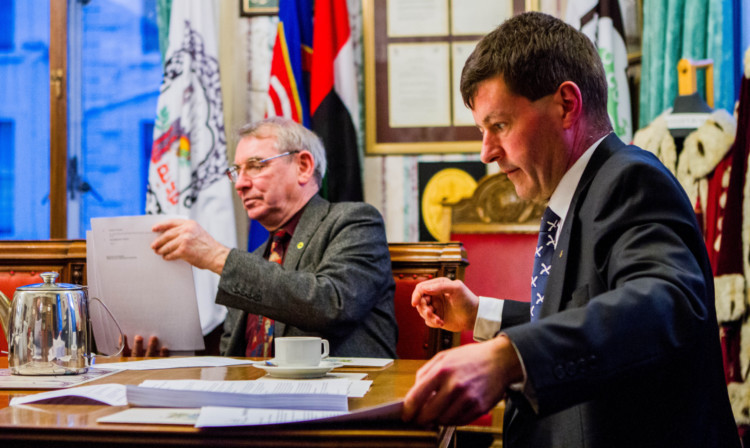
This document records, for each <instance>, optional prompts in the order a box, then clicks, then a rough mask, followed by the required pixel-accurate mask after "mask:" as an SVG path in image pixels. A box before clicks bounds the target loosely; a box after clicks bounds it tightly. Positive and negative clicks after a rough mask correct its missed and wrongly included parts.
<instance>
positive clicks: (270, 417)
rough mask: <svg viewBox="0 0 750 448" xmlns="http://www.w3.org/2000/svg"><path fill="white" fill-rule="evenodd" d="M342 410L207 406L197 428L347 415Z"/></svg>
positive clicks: (276, 422)
mask: <svg viewBox="0 0 750 448" xmlns="http://www.w3.org/2000/svg"><path fill="white" fill-rule="evenodd" d="M345 414H346V412H342V411H299V410H295V409H251V408H225V407H218V406H206V407H203V408H201V411H200V415H199V416H198V421H197V422H196V423H195V427H196V428H210V427H221V426H251V425H277V424H280V423H293V422H306V421H310V420H319V419H323V418H329V417H336V416H340V415H345Z"/></svg>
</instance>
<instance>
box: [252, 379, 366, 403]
mask: <svg viewBox="0 0 750 448" xmlns="http://www.w3.org/2000/svg"><path fill="white" fill-rule="evenodd" d="M366 376H367V374H366V373H329V374H328V375H326V376H323V377H320V378H310V379H304V380H291V379H276V378H274V377H272V376H268V375H267V376H264V377H261V378H258V380H257V381H348V382H349V390H348V392H347V393H346V396H347V397H349V398H362V397H364V396H365V395H367V392H369V390H370V387H371V386H372V381H370V380H364V379H363V378H364V377H366Z"/></svg>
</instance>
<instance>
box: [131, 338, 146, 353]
mask: <svg viewBox="0 0 750 448" xmlns="http://www.w3.org/2000/svg"><path fill="white" fill-rule="evenodd" d="M143 353H144V349H143V336H141V335H139V334H137V335H135V337H134V338H133V356H135V357H136V358H140V357H142V356H143Z"/></svg>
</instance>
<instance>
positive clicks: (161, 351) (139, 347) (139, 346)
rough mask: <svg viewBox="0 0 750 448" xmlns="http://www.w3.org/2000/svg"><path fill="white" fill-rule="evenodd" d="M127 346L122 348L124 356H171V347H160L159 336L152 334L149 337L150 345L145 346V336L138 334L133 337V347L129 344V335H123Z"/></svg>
mask: <svg viewBox="0 0 750 448" xmlns="http://www.w3.org/2000/svg"><path fill="white" fill-rule="evenodd" d="M123 338H124V342H125V348H123V349H122V356H124V357H133V358H143V357H146V358H150V357H162V358H165V357H167V356H169V348H167V347H163V346H162V347H159V338H157V337H156V336H151V337H150V338H149V339H148V346H147V347H145V349H144V347H143V336H141V335H139V334H137V335H135V337H133V340H134V341H133V349H132V350H131V348H130V347H129V346H128V337H127V336H126V335H123Z"/></svg>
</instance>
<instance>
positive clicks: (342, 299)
mask: <svg viewBox="0 0 750 448" xmlns="http://www.w3.org/2000/svg"><path fill="white" fill-rule="evenodd" d="M267 244H268V243H266V245H267ZM266 245H263V246H262V247H259V248H258V249H257V250H255V251H254V252H252V253H249V252H245V251H241V250H236V249H235V250H232V251H231V252H230V253H229V256H228V258H227V261H226V264H225V266H224V270H223V271H222V274H221V280H220V281H219V290H218V293H217V296H216V303H218V304H221V305H226V306H227V307H228V308H229V313H228V315H227V319H226V320H225V323H224V335H223V336H222V340H221V353H222V354H224V355H226V356H244V355H245V347H246V341H245V323H246V320H247V313H248V312H250V313H254V314H260V315H264V316H267V317H270V318H272V319H274V320H275V321H276V324H275V327H274V337H281V336H320V337H322V338H325V339H328V341H329V344H330V354H331V356H364V357H381V358H395V357H396V340H397V338H398V328H397V325H396V318H395V315H394V305H393V293H394V289H395V284H394V281H393V274H392V272H391V261H390V254H389V252H388V243H387V241H386V237H385V228H384V223H383V219H382V217H381V216H380V213H379V212H378V211H377V210H376V209H375V208H374V207H372V206H371V205H369V204H365V203H356V202H348V203H347V202H344V203H329V202H328V201H326V200H325V199H323V198H321V197H320V196H317V195H316V196H314V197H313V198H312V199H310V201H309V202H308V204H307V205H306V206H305V209H304V211H303V212H302V215H301V217H300V220H299V222H298V224H297V227H296V229H295V231H294V234H293V235H292V239H291V240H290V242H289V246H288V248H287V252H286V255H285V256H284V261H283V265H279V264H277V263H271V262H268V261H267V260H265V259H264V258H263V254H264V251H265V249H266V248H265V246H266Z"/></svg>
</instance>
